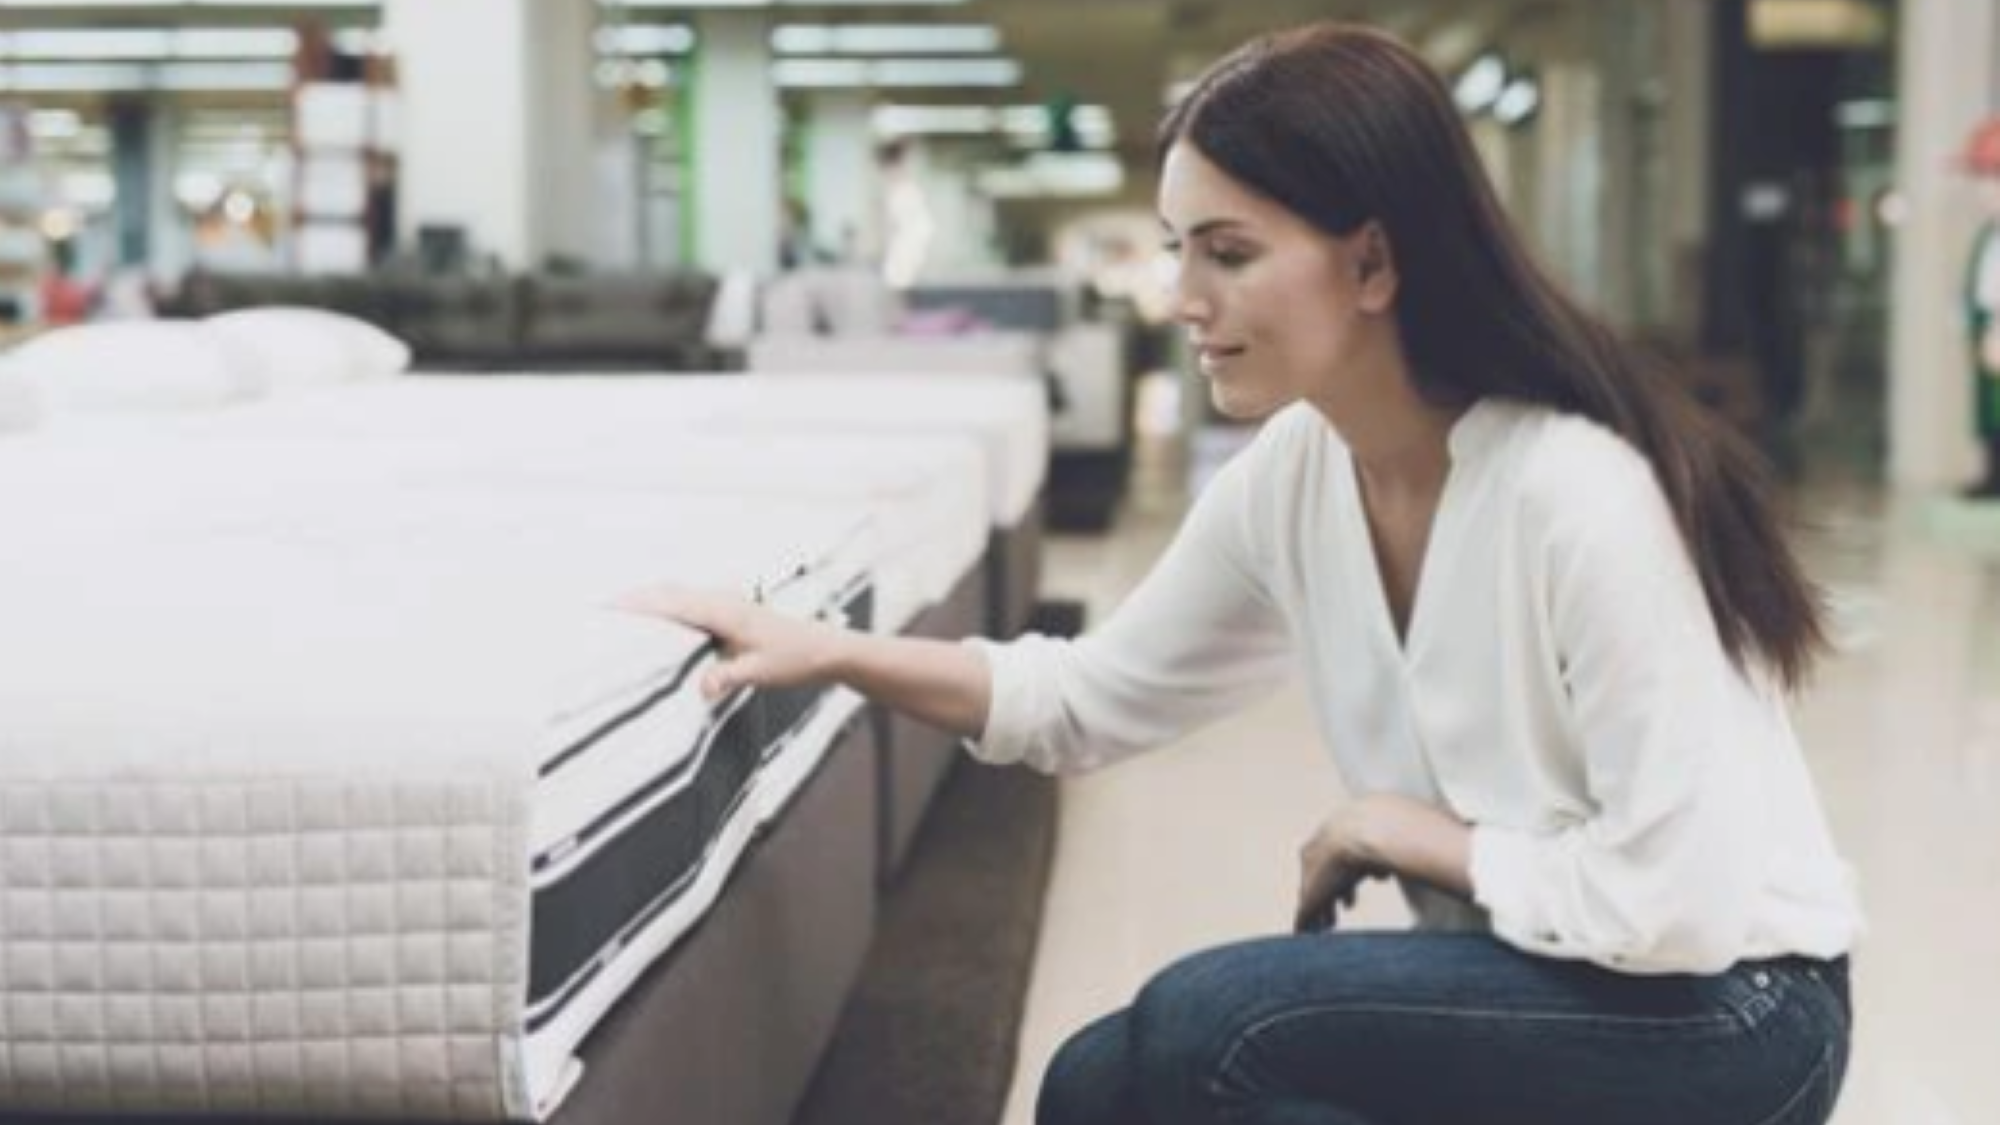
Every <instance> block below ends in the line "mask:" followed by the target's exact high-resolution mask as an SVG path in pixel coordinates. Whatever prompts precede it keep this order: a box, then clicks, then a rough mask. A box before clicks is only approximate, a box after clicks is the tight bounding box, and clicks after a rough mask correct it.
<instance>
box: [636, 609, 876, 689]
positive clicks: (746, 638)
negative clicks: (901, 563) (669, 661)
mask: <svg viewBox="0 0 2000 1125" xmlns="http://www.w3.org/2000/svg"><path fill="white" fill-rule="evenodd" d="M616 606H617V608H619V609H622V610H626V611H628V612H631V613H637V614H640V615H642V616H647V617H660V618H664V619H666V620H668V621H673V622H676V623H678V624H681V625H685V626H687V627H688V628H690V629H697V630H700V631H701V632H704V633H707V634H709V635H710V636H713V637H714V638H715V639H716V642H717V643H718V644H719V645H720V646H721V648H722V652H721V656H720V658H719V659H718V660H716V661H715V663H713V664H711V665H709V666H708V669H707V670H706V671H704V672H703V673H702V677H701V685H700V686H701V692H702V694H703V695H704V696H706V697H707V698H709V699H710V700H715V699H720V698H722V697H723V696H726V695H728V694H729V693H731V692H733V691H735V690H737V689H738V688H743V687H794V686H797V685H800V684H810V683H819V682H823V681H825V680H829V679H832V678H833V669H834V664H835V659H836V657H837V654H838V652H839V646H840V644H841V641H842V639H843V637H844V636H845V635H846V633H845V630H842V629H839V628H836V627H834V626H832V625H827V624H824V623H821V622H817V621H803V620H800V619H799V618H796V617H789V616H787V615H785V614H782V613H779V612H777V611H776V610H773V609H769V608H766V607H764V606H761V605H758V604H756V603H755V602H752V601H750V600H749V599H748V598H744V597H740V596H737V595H733V594H715V593H701V592H697V591H692V590H684V589H680V588H677V587H670V586H662V587H654V588H650V589H645V590H638V591H634V592H633V593H630V594H627V595H625V596H624V597H622V598H619V599H618V601H617V602H616Z"/></svg>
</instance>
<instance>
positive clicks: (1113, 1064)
mask: <svg viewBox="0 0 2000 1125" xmlns="http://www.w3.org/2000/svg"><path fill="white" fill-rule="evenodd" d="M1136 1078H1137V1076H1136V1074H1135V1073H1134V1071H1133V1067H1132V1049H1131V1018H1130V1013H1128V1012H1124V1011H1119V1012H1113V1013H1112V1014H1111V1015H1108V1016H1105V1017H1104V1018H1103V1019H1100V1020H1098V1021H1097V1022H1095V1023H1092V1024H1090V1025H1089V1026H1087V1027H1085V1028H1084V1029H1083V1030H1082V1031H1079V1032H1077V1033H1076V1034H1074V1035H1072V1036H1070V1037H1069V1039H1067V1040H1066V1041H1064V1043H1063V1045H1062V1047H1061V1048H1059V1049H1058V1050H1057V1051H1056V1054H1055V1057H1054V1058H1052V1059H1050V1060H1049V1066H1048V1069H1047V1070H1046V1071H1044V1072H1043V1074H1042V1088H1041V1091H1040V1093H1039V1094H1038V1095H1037V1097H1036V1099H1035V1125H1134V1123H1136V1122H1138V1121H1139V1120H1140V1118H1139V1116H1138V1114H1139V1110H1138V1105H1137V1097H1138V1090H1137V1086H1136Z"/></svg>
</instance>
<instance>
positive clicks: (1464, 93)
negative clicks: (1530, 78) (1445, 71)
mask: <svg viewBox="0 0 2000 1125" xmlns="http://www.w3.org/2000/svg"><path fill="white" fill-rule="evenodd" d="M1506 88H1507V64H1506V63H1505V62H1503V61H1501V58H1500V56H1499V55H1496V54H1494V53H1492V52H1491V51H1489V52H1487V53H1486V54H1483V55H1481V56H1479V57H1478V58H1476V59H1474V60H1472V65H1471V66H1468V67H1466V68H1465V73H1463V74H1461V75H1459V76H1458V81H1457V83H1455V84H1454V85H1453V86H1452V90H1451V96H1452V100H1453V101H1455V102H1457V103H1458V108H1459V109H1461V110H1464V111H1465V112H1466V113H1480V112H1483V111H1485V110H1486V109H1488V108H1489V107H1491V106H1492V105H1493V103H1494V101H1495V100H1496V99H1498V98H1499V97H1500V92H1501V91H1502V90H1505V89H1506Z"/></svg>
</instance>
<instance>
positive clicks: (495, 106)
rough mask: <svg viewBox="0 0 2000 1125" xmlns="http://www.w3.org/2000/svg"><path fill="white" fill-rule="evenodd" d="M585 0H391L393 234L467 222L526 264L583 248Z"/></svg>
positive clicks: (500, 252) (508, 259)
mask: <svg viewBox="0 0 2000 1125" xmlns="http://www.w3.org/2000/svg"><path fill="white" fill-rule="evenodd" d="M596 16H597V7H596V4H595V3H593V2H592V0H388V4H387V6H386V8H385V10H384V13H383V20H384V25H385V27H386V29H387V31H388V33H389V37H390V41H391V43H392V45H393V47H394V49H395V52H396V59H397V80H398V86H399V89H400V94H401V97H400V101H401V114H400V118H401V119H400V122H399V125H400V134H401V136H400V140H401V153H400V156H401V159H400V163H399V168H398V172H399V178H398V185H397V188H398V194H399V196H400V201H399V208H398V209H399V211H400V213H401V218H400V223H401V226H402V230H401V231H400V235H401V237H402V238H403V239H404V240H405V241H408V240H410V239H412V238H414V236H415V232H416V230H417V228H419V227H421V226H424V225H427V224H433V223H447V224H456V225H462V226H464V227H465V228H466V229H467V233H468V235H469V237H470V239H471V242H472V248H473V251H474V253H476V254H493V255H496V256H498V258H499V259H500V261H501V263H502V264H503V265H504V266H505V267H506V268H508V269H514V270H522V269H530V268H533V267H535V266H537V265H539V264H540V263H541V261H542V259H543V258H544V257H546V256H547V255H548V254H550V253H562V254H574V255H579V256H587V255H588V253H589V251H590V235H589V233H588V232H589V231H590V229H591V227H590V226H589V219H588V214H587V212H588V192H589V186H588V185H589V179H590V168H591V159H590V149H589V145H590V137H591V102H590V99H591V97H592V96H593V91H594V86H593V84H592V80H591V74H592V66H593V61H594V60H593V51H594V46H593V43H592V41H591V32H592V29H593V28H594V26H595V21H596Z"/></svg>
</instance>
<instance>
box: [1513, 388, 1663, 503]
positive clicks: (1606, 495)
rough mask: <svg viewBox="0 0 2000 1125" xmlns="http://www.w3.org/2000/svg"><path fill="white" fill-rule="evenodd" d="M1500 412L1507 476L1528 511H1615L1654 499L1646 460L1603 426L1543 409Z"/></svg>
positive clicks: (1653, 483) (1516, 408)
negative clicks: (1503, 432)
mask: <svg viewBox="0 0 2000 1125" xmlns="http://www.w3.org/2000/svg"><path fill="white" fill-rule="evenodd" d="M1499 410H1500V413H1501V414H1502V422H1501V426H1502V427H1503V428H1504V430H1505V447H1506V456H1505V457H1504V460H1505V461H1506V462H1507V464H1508V466H1509V469H1510V471H1508V472H1507V473H1506V474H1505V475H1506V477H1507V479H1508V480H1509V481H1511V482H1512V484H1513V487H1514V489H1515V490H1516V491H1517V492H1518V493H1519V496H1520V499H1521V501H1522V502H1523V503H1524V504H1526V505H1527V506H1529V507H1530V508H1534V509H1540V510H1542V511H1544V512H1565V511H1578V510H1593V509H1602V508H1606V507H1610V508H1617V507H1621V506H1625V505H1630V504H1634V503H1642V502H1644V501H1645V500H1647V499H1648V498H1650V497H1652V496H1655V495H1657V494H1658V482H1657V480H1656V479H1655V477H1654V476H1653V469H1652V464H1651V463H1650V462H1649V461H1647V460H1646V456H1645V454H1643V453H1641V452H1639V450H1638V449H1637V448H1636V447H1634V446H1633V445H1632V443H1631V442H1629V441H1627V440H1625V438H1623V437H1622V436H1620V435H1619V434H1617V433H1615V432H1613V431H1612V430H1611V429H1610V428H1609V427H1607V426H1605V425H1603V424H1602V423H1600V422H1597V421H1595V420H1593V419H1590V418H1586V417H1584V416H1583V415H1581V414H1574V413H1570V412H1568V411H1563V410H1557V409H1554V408H1551V407H1546V406H1535V405H1528V404H1519V403H1506V404H1503V405H1502V406H1501V407H1500V408H1499Z"/></svg>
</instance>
